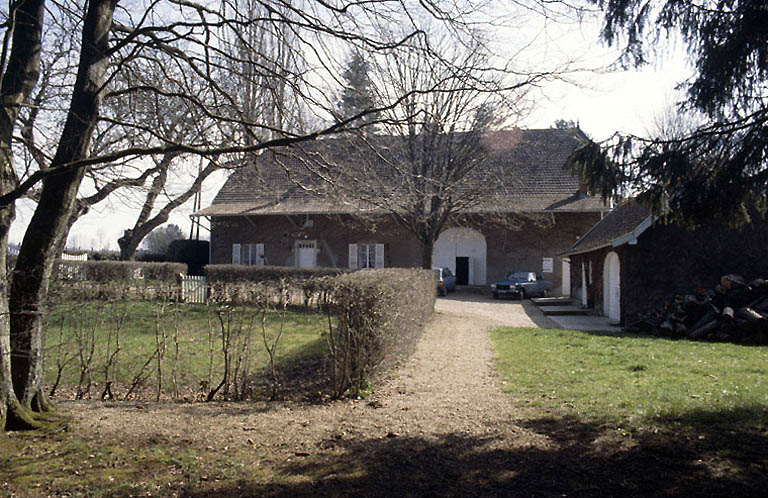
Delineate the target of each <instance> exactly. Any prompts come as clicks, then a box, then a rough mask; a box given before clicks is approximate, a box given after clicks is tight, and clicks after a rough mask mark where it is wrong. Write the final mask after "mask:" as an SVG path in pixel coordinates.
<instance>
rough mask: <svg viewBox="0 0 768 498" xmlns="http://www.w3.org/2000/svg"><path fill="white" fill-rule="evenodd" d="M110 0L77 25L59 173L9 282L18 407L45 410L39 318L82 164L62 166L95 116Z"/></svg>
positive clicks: (84, 143) (56, 160) (82, 145)
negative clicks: (76, 59) (73, 74)
mask: <svg viewBox="0 0 768 498" xmlns="http://www.w3.org/2000/svg"><path fill="white" fill-rule="evenodd" d="M115 4H116V0H92V1H91V2H89V3H88V10H87V12H86V15H85V21H84V23H83V34H82V48H81V52H80V62H79V65H78V72H77V78H76V80H75V86H74V88H73V92H72V100H71V102H70V108H69V112H68V114H67V120H66V123H65V124H64V129H63V132H62V136H61V139H60V142H59V146H58V148H57V150H56V154H55V155H54V157H53V161H52V164H51V167H53V168H56V167H64V169H63V170H62V171H61V173H58V174H56V175H54V176H48V177H46V178H45V180H43V187H42V192H41V194H40V201H39V202H38V205H37V208H36V209H35V213H34V215H33V216H32V219H31V221H30V223H29V227H28V228H27V231H26V233H25V234H24V240H23V241H22V244H21V249H20V250H19V257H18V259H17V262H16V269H15V271H14V275H13V278H12V280H11V296H10V302H9V305H10V313H11V315H10V317H11V347H12V357H11V367H12V377H13V387H14V390H15V392H16V396H17V397H18V398H19V400H20V401H21V403H22V405H23V406H25V407H27V408H32V409H34V410H36V411H44V410H46V409H47V408H49V404H48V402H47V398H46V397H45V395H44V394H43V391H42V382H43V359H44V350H43V347H44V336H43V318H44V314H45V302H46V300H47V297H48V283H49V278H50V274H51V269H52V268H53V263H54V260H55V257H56V249H57V247H58V244H59V242H60V240H61V238H62V237H66V235H67V234H66V229H67V221H68V220H69V217H70V215H71V213H72V210H73V208H74V205H75V200H76V196H77V190H78V188H79V187H80V183H81V181H82V179H83V175H84V174H85V168H84V167H66V165H67V164H70V163H72V162H74V161H77V160H79V159H82V158H85V157H86V156H87V154H88V146H89V144H90V140H91V137H92V135H93V130H94V127H95V125H96V122H97V120H98V116H99V106H100V104H101V92H102V89H103V83H104V75H105V73H106V69H107V64H108V58H107V49H108V41H109V30H110V28H111V26H112V15H113V13H114V9H115Z"/></svg>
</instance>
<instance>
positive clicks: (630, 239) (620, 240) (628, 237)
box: [557, 216, 658, 258]
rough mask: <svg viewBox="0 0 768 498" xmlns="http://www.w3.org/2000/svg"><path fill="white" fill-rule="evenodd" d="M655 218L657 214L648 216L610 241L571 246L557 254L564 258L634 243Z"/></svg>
mask: <svg viewBox="0 0 768 498" xmlns="http://www.w3.org/2000/svg"><path fill="white" fill-rule="evenodd" d="M657 219H658V216H648V217H647V218H646V219H644V220H643V221H642V222H641V223H640V224H639V225H637V226H636V227H635V229H634V230H632V231H631V232H629V233H626V234H624V235H621V236H619V237H616V238H615V239H613V240H611V241H610V242H606V243H604V244H600V245H599V246H594V247H589V248H587V249H576V250H573V248H571V249H569V250H567V251H563V252H561V253H560V254H558V255H557V256H558V257H560V258H564V257H567V256H574V255H576V254H584V253H587V252H592V251H596V250H598V249H604V248H606V247H619V246H622V245H624V244H629V245H631V246H633V245H636V244H637V238H638V237H640V235H642V234H643V232H645V231H646V230H648V229H649V228H650V227H651V226H653V223H654V222H655V221H656V220H657ZM601 221H602V220H601ZM599 224H600V223H598V224H596V225H595V226H593V227H592V228H591V229H590V230H589V232H587V233H585V234H584V235H583V236H582V238H584V237H586V236H587V235H589V233H590V232H592V230H594V229H595V228H596V227H597V226H598V225H599ZM577 244H578V242H577Z"/></svg>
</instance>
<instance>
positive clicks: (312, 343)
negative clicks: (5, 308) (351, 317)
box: [46, 302, 326, 396]
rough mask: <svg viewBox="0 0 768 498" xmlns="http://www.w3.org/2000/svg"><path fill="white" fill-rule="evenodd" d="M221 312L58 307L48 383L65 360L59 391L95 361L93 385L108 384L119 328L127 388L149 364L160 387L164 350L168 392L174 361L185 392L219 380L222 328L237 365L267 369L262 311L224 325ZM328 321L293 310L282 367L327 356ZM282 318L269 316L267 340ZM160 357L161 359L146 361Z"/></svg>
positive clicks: (150, 377)
mask: <svg viewBox="0 0 768 498" xmlns="http://www.w3.org/2000/svg"><path fill="white" fill-rule="evenodd" d="M214 310H215V308H208V307H206V306H204V305H184V304H182V305H178V306H175V305H170V304H166V305H165V306H162V305H161V304H159V303H148V302H118V303H106V304H104V303H96V302H88V303H84V304H75V303H66V304H65V305H59V306H57V307H54V308H53V309H52V313H51V314H50V316H49V318H48V326H47V333H46V344H47V351H46V383H47V384H48V385H51V384H52V383H54V382H55V379H56V377H57V373H58V370H59V365H66V366H65V367H64V368H63V370H62V376H61V380H60V386H61V388H60V389H61V390H62V391H66V389H67V388H68V387H69V388H72V387H73V386H74V387H76V386H77V384H78V382H79V380H80V376H81V371H82V369H83V368H82V367H83V365H84V364H86V363H88V364H89V371H90V376H91V380H92V382H93V383H94V384H98V385H99V386H103V383H104V381H105V380H106V378H107V374H106V372H105V366H106V364H107V362H108V361H109V358H110V357H111V356H112V355H113V353H114V351H115V349H116V340H115V339H116V336H117V335H118V333H119V344H120V350H119V352H118V353H117V355H116V356H114V359H113V365H114V367H113V368H112V369H111V370H110V374H109V378H110V379H111V380H112V381H113V383H114V385H116V386H117V385H121V386H122V387H123V389H122V390H123V392H125V386H126V385H129V384H130V383H131V382H132V380H133V379H134V378H135V376H136V375H137V374H138V373H139V372H140V371H141V369H142V367H144V372H143V376H146V377H147V380H146V381H144V382H143V385H144V386H145V387H150V388H151V389H156V385H157V360H156V351H158V350H160V351H162V361H161V377H162V384H163V390H164V392H166V393H169V392H171V390H172V386H173V376H174V364H175V382H176V385H177V386H179V388H180V390H182V391H184V392H185V393H188V392H190V391H194V390H196V389H197V390H200V391H205V390H206V389H207V388H208V386H215V385H217V384H218V382H219V381H220V380H221V377H222V372H223V365H224V360H223V354H222V332H223V330H224V331H227V330H228V331H229V334H230V336H229V337H230V349H231V351H232V362H233V365H234V364H235V362H237V361H238V359H240V361H241V365H244V361H246V359H247V362H248V367H247V371H248V373H258V372H261V371H264V370H265V369H266V367H267V365H268V356H267V352H266V349H265V347H264V342H263V338H262V329H261V317H260V315H259V313H258V311H257V310H255V309H246V310H243V309H242V308H234V311H233V312H232V313H231V314H230V315H226V314H225V315H223V316H224V318H225V323H228V326H227V327H225V328H224V329H222V326H221V322H220V321H219V319H218V317H217V315H216V313H215V311H214ZM227 319H228V320H227ZM325 320H326V318H325V317H324V316H323V315H321V314H318V313H311V312H299V311H288V312H287V315H286V321H285V324H284V327H283V335H282V337H281V339H280V341H279V344H278V346H277V349H276V362H277V365H278V366H287V365H289V364H292V363H295V362H297V361H299V360H303V359H309V358H317V357H319V356H320V355H322V354H323V351H324V348H325V343H324V340H323V338H322V337H321V333H322V332H323V331H324V328H325V326H326V323H325ZM280 322H281V320H280V314H279V313H278V312H275V311H272V312H268V313H267V321H266V327H267V338H268V340H270V341H272V340H274V338H275V337H276V335H277V331H278V330H279V327H280ZM246 345H247V348H244V347H245V346H246ZM246 352H247V354H246ZM153 355H155V356H154V359H152V360H151V361H149V363H147V361H148V360H150V358H153ZM89 356H91V359H90V361H88V359H87V358H88V357H89ZM145 365H146V366H145ZM97 389H99V388H97V387H94V388H92V390H91V396H98V395H100V394H101V392H100V391H99V392H96V390H97ZM115 394H117V393H115ZM118 396H119V395H118Z"/></svg>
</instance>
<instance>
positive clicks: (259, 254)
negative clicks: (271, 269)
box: [254, 244, 264, 266]
mask: <svg viewBox="0 0 768 498" xmlns="http://www.w3.org/2000/svg"><path fill="white" fill-rule="evenodd" d="M254 264H255V265H259V266H261V265H263V264H264V244H256V262H255V263H254Z"/></svg>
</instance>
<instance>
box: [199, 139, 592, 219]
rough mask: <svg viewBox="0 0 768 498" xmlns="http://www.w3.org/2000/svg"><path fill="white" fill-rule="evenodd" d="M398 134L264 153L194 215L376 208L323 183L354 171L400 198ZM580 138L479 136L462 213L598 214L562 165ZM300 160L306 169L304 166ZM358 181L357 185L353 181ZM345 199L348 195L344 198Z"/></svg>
mask: <svg viewBox="0 0 768 498" xmlns="http://www.w3.org/2000/svg"><path fill="white" fill-rule="evenodd" d="M397 140H398V139H396V138H394V137H380V136H377V137H375V138H372V139H369V142H375V145H376V147H375V150H374V149H373V148H366V147H363V148H361V147H360V146H359V144H354V145H353V144H352V141H351V140H350V139H349V138H333V139H323V140H316V141H313V142H308V143H305V144H302V145H301V146H294V147H288V148H278V149H274V150H270V151H267V152H264V153H263V154H261V155H259V156H258V157H256V158H255V160H254V161H253V163H252V164H249V165H247V166H244V167H242V168H240V169H239V170H237V171H235V172H234V173H232V175H230V177H229V179H228V180H227V181H226V183H225V184H224V186H223V187H222V188H221V190H220V191H219V193H218V194H217V196H216V198H215V199H214V200H213V203H212V205H211V206H209V207H207V208H205V209H203V210H201V211H199V212H198V213H196V214H199V215H206V216H223V215H247V214H298V213H310V214H321V213H354V212H359V211H360V210H364V211H368V212H376V211H377V209H376V207H375V206H374V205H373V204H371V203H368V204H366V201H365V200H361V199H360V198H359V197H355V196H354V195H351V196H339V195H333V196H329V195H328V192H329V190H328V189H327V186H328V185H330V183H329V181H328V180H331V181H334V180H336V179H337V178H338V177H340V176H343V177H344V178H346V181H345V183H344V184H345V185H355V175H356V174H357V175H361V176H365V177H366V180H369V179H370V176H371V175H370V172H371V171H375V172H376V175H375V176H376V177H377V178H376V182H370V181H367V182H365V185H366V187H365V188H369V189H370V188H372V187H371V186H372V185H375V187H374V188H376V189H377V190H376V191H377V192H378V191H382V192H385V191H391V194H392V195H393V196H395V197H396V196H398V195H403V194H402V191H401V190H400V189H401V188H402V187H401V186H400V183H401V179H399V178H398V177H397V174H396V173H395V172H394V168H392V167H391V166H389V165H387V164H388V163H391V164H397V162H398V159H397V158H398V157H399V156H401V155H402V154H401V153H399V151H398V148H397V147H396V146H395V145H396V144H397V143H398V141H397ZM582 140H584V135H583V134H582V132H581V131H580V130H577V129H565V130H562V129H541V130H520V129H514V130H506V131H497V132H491V133H489V134H487V135H486V136H485V137H483V144H484V146H485V149H486V156H485V159H484V160H483V162H482V163H480V164H479V165H478V167H476V168H475V170H474V171H473V173H472V175H470V176H469V177H468V178H467V181H466V182H464V183H462V185H461V187H460V188H461V189H466V190H467V191H472V192H482V196H480V197H478V198H477V199H476V201H474V202H472V203H471V205H469V206H467V207H466V208H464V209H462V211H463V212H489V211H490V212H522V211H527V212H531V211H605V210H607V208H606V207H605V205H604V204H603V203H602V202H601V201H600V199H597V198H595V197H588V196H585V195H583V194H580V193H579V186H580V182H579V179H578V178H577V177H575V176H573V175H571V174H570V173H568V172H566V171H565V170H564V169H563V167H564V165H565V164H566V161H567V159H568V156H569V155H570V154H571V153H572V152H573V150H574V149H575V148H576V147H578V146H579V145H580V144H581V143H582ZM307 165H309V166H310V167H309V168H307ZM350 179H351V181H350ZM360 184H361V185H362V184H363V183H362V182H360ZM345 199H349V200H348V201H345Z"/></svg>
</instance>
